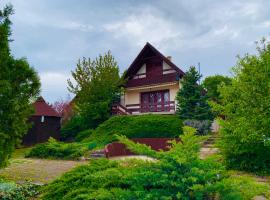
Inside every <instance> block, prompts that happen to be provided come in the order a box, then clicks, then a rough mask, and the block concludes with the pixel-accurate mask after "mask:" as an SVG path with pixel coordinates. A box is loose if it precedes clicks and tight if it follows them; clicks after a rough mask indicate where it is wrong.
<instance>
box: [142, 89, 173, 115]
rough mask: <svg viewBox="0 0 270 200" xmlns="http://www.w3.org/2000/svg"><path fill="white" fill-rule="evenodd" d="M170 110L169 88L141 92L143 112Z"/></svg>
mask: <svg viewBox="0 0 270 200" xmlns="http://www.w3.org/2000/svg"><path fill="white" fill-rule="evenodd" d="M162 111H170V92H169V90H162V91H154V92H144V93H141V112H162Z"/></svg>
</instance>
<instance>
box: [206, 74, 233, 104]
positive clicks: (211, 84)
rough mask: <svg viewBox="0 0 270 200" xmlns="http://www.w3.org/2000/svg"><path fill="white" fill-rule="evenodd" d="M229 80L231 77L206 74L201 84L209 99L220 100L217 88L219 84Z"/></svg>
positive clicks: (229, 82)
mask: <svg viewBox="0 0 270 200" xmlns="http://www.w3.org/2000/svg"><path fill="white" fill-rule="evenodd" d="M231 81H232V79H231V78H230V77H228V76H222V75H215V76H208V77H206V78H205V79H204V81H203V83H202V86H203V87H204V88H205V89H206V91H207V96H208V97H209V98H210V100H212V101H215V102H220V92H219V90H218V88H219V87H220V86H221V85H229V84H231Z"/></svg>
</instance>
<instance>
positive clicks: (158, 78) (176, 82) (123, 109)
mask: <svg viewBox="0 0 270 200" xmlns="http://www.w3.org/2000/svg"><path fill="white" fill-rule="evenodd" d="M125 76H126V77H125V78H126V79H127V82H126V84H125V86H124V88H125V92H124V94H123V96H122V97H121V102H120V103H119V104H115V105H114V106H113V107H112V112H113V114H116V115H138V114H146V113H152V114H155V113H156V114H174V113H175V112H176V104H177V102H176V99H175V98H176V95H177V92H178V91H179V89H180V87H181V86H180V80H181V79H182V77H183V76H184V72H183V71H182V70H181V69H180V68H179V67H177V66H176V65H175V64H174V63H173V62H172V59H171V57H170V56H167V57H166V56H164V55H163V54H162V53H160V52H159V51H158V50H157V49H156V48H155V47H153V46H152V45H151V44H150V43H146V45H145V46H144V47H143V49H142V50H141V52H140V53H139V54H138V56H137V57H136V58H135V60H134V61H133V62H132V64H131V65H130V67H129V68H128V69H127V72H126V74H125Z"/></svg>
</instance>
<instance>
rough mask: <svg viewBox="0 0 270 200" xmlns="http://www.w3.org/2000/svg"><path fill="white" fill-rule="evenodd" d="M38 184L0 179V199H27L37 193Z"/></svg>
mask: <svg viewBox="0 0 270 200" xmlns="http://www.w3.org/2000/svg"><path fill="white" fill-rule="evenodd" d="M39 188H40V186H38V185H35V184H32V183H25V184H23V185H18V184H15V183H13V182H7V181H4V180H1V179H0V199H2V200H27V199H29V198H33V197H36V196H37V195H38V194H39Z"/></svg>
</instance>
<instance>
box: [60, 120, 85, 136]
mask: <svg viewBox="0 0 270 200" xmlns="http://www.w3.org/2000/svg"><path fill="white" fill-rule="evenodd" d="M84 129H85V126H84V125H83V119H82V118H81V117H80V116H79V115H75V116H73V117H72V118H71V119H70V120H69V121H67V122H66V123H65V124H63V126H62V128H61V131H60V137H61V140H63V141H70V140H74V139H75V137H76V135H77V134H78V133H79V132H81V131H82V130H84Z"/></svg>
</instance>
